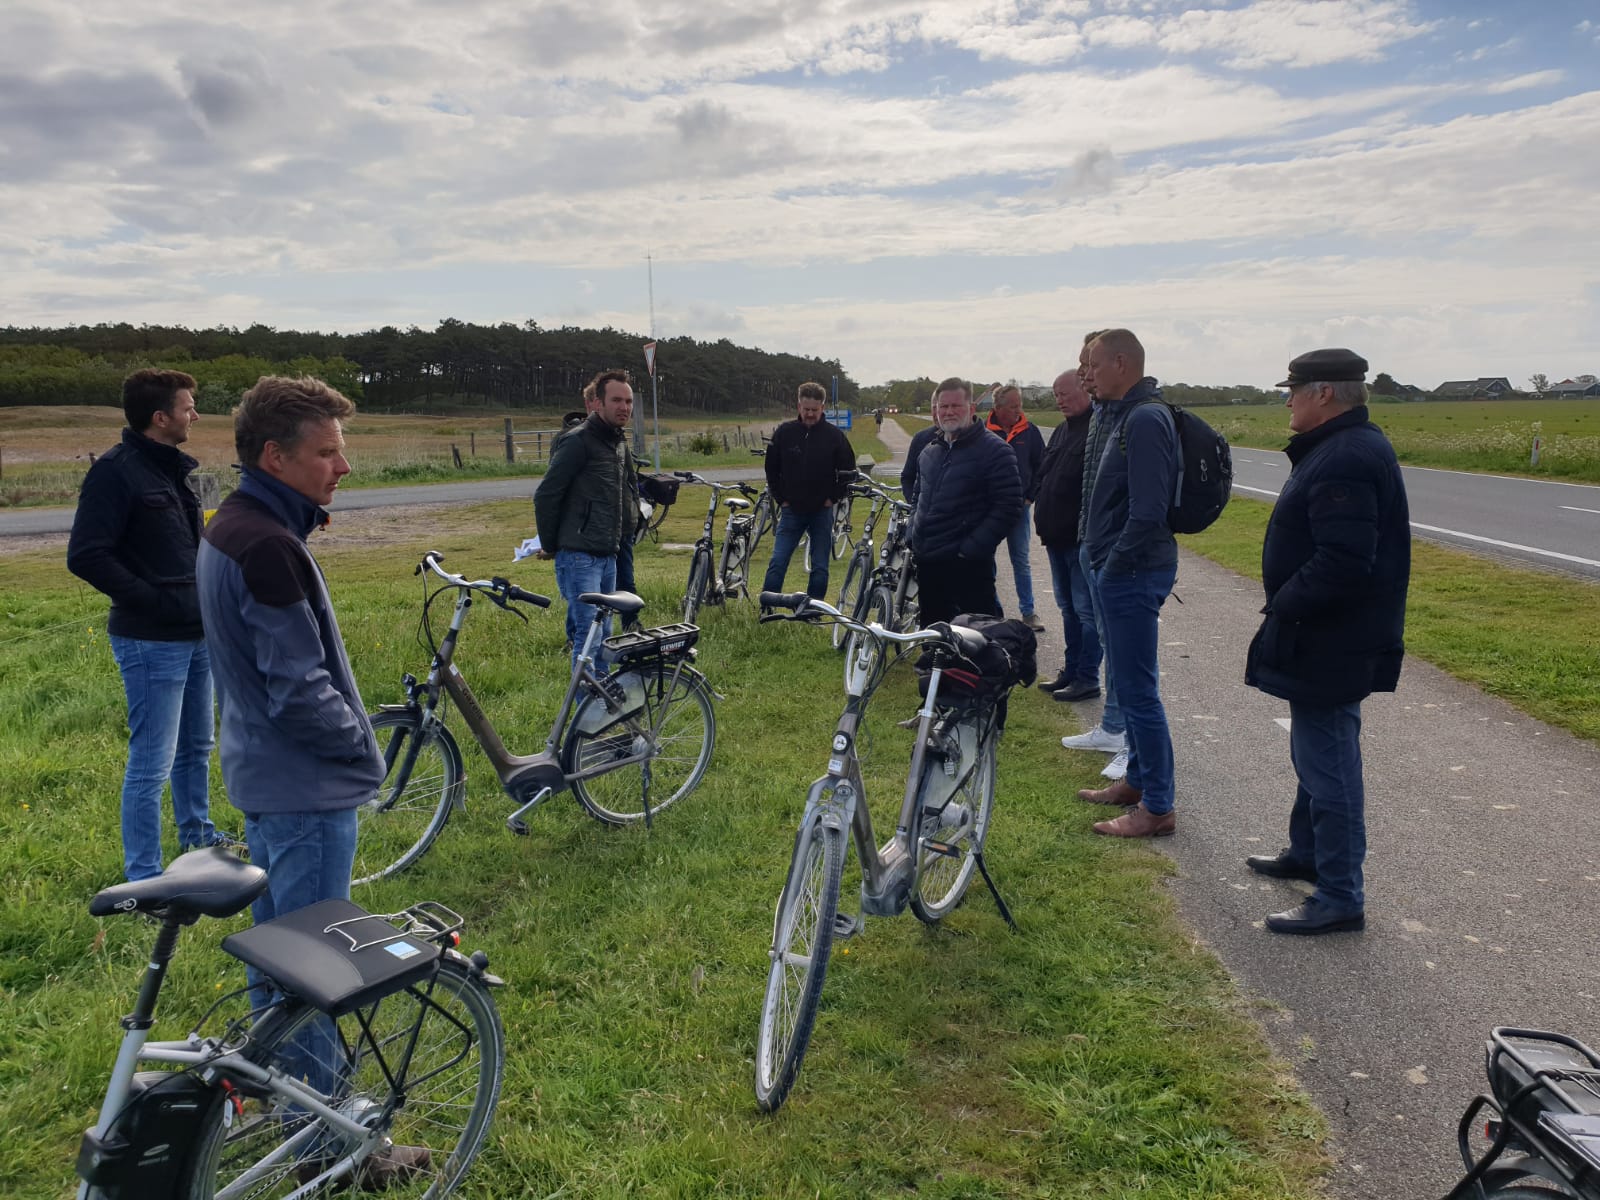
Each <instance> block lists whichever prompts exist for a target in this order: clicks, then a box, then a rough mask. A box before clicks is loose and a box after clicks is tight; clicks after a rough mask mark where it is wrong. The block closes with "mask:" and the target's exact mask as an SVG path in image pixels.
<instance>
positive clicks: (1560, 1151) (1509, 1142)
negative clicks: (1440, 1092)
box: [1446, 1026, 1600, 1200]
mask: <svg viewBox="0 0 1600 1200" xmlns="http://www.w3.org/2000/svg"><path fill="white" fill-rule="evenodd" d="M1484 1071H1485V1074H1486V1075H1487V1076H1488V1079H1489V1094H1487V1095H1480V1096H1477V1097H1476V1098H1474V1099H1473V1101H1472V1103H1471V1104H1469V1105H1468V1106H1467V1110H1466V1112H1465V1113H1463V1114H1462V1116H1461V1122H1460V1125H1459V1126H1458V1128H1457V1130H1456V1142H1457V1145H1458V1147H1459V1148H1460V1151H1461V1161H1462V1162H1463V1163H1465V1164H1466V1168H1467V1173H1466V1175H1465V1176H1463V1177H1462V1179H1461V1181H1460V1182H1459V1183H1457V1184H1456V1185H1455V1187H1453V1188H1451V1189H1450V1192H1449V1194H1448V1196H1447V1197H1446V1200H1458V1198H1459V1200H1466V1198H1467V1197H1475V1198H1476V1200H1491V1198H1495V1197H1499V1198H1502V1200H1513V1198H1515V1197H1523V1198H1525V1200H1539V1198H1543V1200H1552V1198H1553V1197H1558V1196H1567V1197H1582V1198H1584V1200H1597V1198H1600V1055H1597V1054H1596V1053H1595V1052H1594V1051H1593V1050H1591V1049H1589V1047H1588V1046H1585V1045H1584V1044H1583V1043H1582V1042H1580V1041H1578V1040H1577V1039H1576V1038H1571V1037H1567V1036H1566V1035H1565V1034H1560V1033H1546V1032H1543V1031H1541V1030H1537V1029H1514V1028H1511V1027H1508V1026H1502V1027H1500V1028H1498V1029H1495V1030H1493V1031H1492V1032H1491V1033H1490V1034H1489V1040H1488V1042H1487V1043H1486V1044H1485V1045H1484ZM1486 1110H1487V1111H1488V1112H1491V1113H1492V1114H1493V1116H1491V1117H1490V1118H1489V1119H1488V1120H1487V1121H1486V1122H1485V1130H1484V1132H1485V1135H1486V1136H1487V1137H1488V1138H1489V1139H1490V1144H1489V1146H1488V1148H1487V1149H1486V1150H1485V1151H1484V1152H1483V1154H1482V1155H1481V1156H1479V1155H1475V1154H1474V1153H1473V1148H1472V1136H1473V1130H1474V1128H1475V1127H1476V1122H1477V1120H1478V1117H1479V1116H1480V1114H1482V1113H1483V1112H1485V1111H1486Z"/></svg>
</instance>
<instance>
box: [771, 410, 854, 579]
mask: <svg viewBox="0 0 1600 1200" xmlns="http://www.w3.org/2000/svg"><path fill="white" fill-rule="evenodd" d="M827 398H828V393H827V392H825V391H823V390H822V385H821V384H820V383H802V384H801V385H800V394H799V397H798V398H797V400H796V410H797V416H796V418H795V419H794V420H793V421H785V422H784V423H783V424H782V425H779V426H778V428H777V429H776V430H774V431H773V434H772V444H771V445H769V446H768V447H767V454H766V466H767V491H768V492H769V493H771V495H772V498H773V500H774V501H776V502H777V504H778V506H779V509H778V531H777V533H776V534H775V535H774V536H773V539H772V561H771V562H769V563H768V564H767V575H766V578H765V579H764V580H763V581H762V583H761V587H762V589H763V590H765V591H768V592H781V591H783V577H784V575H786V574H787V573H788V571H789V560H790V559H791V558H793V557H794V551H795V547H796V546H798V545H799V544H800V538H801V536H802V535H807V536H809V537H810V538H811V575H810V577H809V578H808V579H807V580H806V594H807V595H809V596H810V597H811V598H812V599H814V600H820V599H821V598H822V597H824V596H826V595H827V594H828V560H829V558H830V556H831V554H832V548H831V546H830V545H829V543H830V542H832V540H833V509H834V505H836V504H837V503H838V502H839V501H841V500H843V499H844V496H845V491H846V489H847V488H848V487H849V486H850V485H849V481H848V474H847V475H845V476H843V477H841V476H840V472H841V471H843V472H850V471H854V470H855V467H856V452H855V451H854V450H853V449H851V447H850V439H849V438H847V437H845V435H844V433H843V432H842V431H840V430H838V429H836V428H834V427H833V426H832V425H830V424H828V422H826V421H824V420H823V419H822V406H823V403H824V402H825V401H826V400H827Z"/></svg>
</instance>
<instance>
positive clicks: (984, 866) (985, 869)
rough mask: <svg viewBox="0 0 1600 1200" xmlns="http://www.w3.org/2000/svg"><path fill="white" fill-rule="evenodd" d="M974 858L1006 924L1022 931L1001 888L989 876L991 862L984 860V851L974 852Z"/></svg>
mask: <svg viewBox="0 0 1600 1200" xmlns="http://www.w3.org/2000/svg"><path fill="white" fill-rule="evenodd" d="M972 860H973V861H974V862H976V863H977V864H978V872H979V873H980V874H981V875H982V876H983V882H984V883H986V884H988V885H989V894H990V895H991V896H993V897H994V902H995V905H996V907H998V908H999V909H1000V915H1001V916H1002V917H1004V918H1005V921H1006V924H1007V925H1009V926H1011V928H1012V930H1013V931H1014V932H1016V933H1021V932H1022V931H1021V930H1020V929H1018V928H1017V923H1016V921H1015V920H1014V919H1013V918H1012V916H1011V910H1010V909H1009V908H1007V907H1006V902H1005V900H1003V899H1002V898H1001V896H1000V889H999V888H997V887H995V885H994V880H993V879H991V878H990V877H989V864H988V863H986V862H984V861H983V852H982V851H981V850H980V851H979V852H978V853H977V854H974V855H973V856H972Z"/></svg>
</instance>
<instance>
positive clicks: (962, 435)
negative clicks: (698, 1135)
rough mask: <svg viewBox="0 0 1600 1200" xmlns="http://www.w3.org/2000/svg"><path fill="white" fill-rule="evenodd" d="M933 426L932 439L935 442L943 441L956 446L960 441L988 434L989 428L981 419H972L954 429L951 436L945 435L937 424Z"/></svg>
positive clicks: (947, 444) (967, 440)
mask: <svg viewBox="0 0 1600 1200" xmlns="http://www.w3.org/2000/svg"><path fill="white" fill-rule="evenodd" d="M933 428H934V435H933V440H934V441H936V442H943V443H944V444H945V445H946V446H958V445H960V444H961V443H962V442H970V441H971V440H972V439H973V438H976V437H987V436H988V435H989V429H988V427H987V426H986V425H985V424H984V423H983V422H982V421H974V422H972V423H971V424H970V425H966V426H963V427H962V428H961V429H958V430H956V435H955V437H953V438H947V437H945V436H944V430H942V429H940V428H939V427H938V426H937V425H935V426H934V427H933Z"/></svg>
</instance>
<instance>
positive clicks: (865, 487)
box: [833, 475, 893, 650]
mask: <svg viewBox="0 0 1600 1200" xmlns="http://www.w3.org/2000/svg"><path fill="white" fill-rule="evenodd" d="M892 499H893V497H892V496H891V495H890V494H889V492H888V491H887V490H886V489H885V488H884V487H880V486H879V485H878V484H877V483H875V482H873V481H872V480H871V479H868V478H867V477H866V476H865V475H858V476H857V477H856V482H855V483H853V484H851V486H850V495H849V498H848V499H847V500H846V503H848V504H853V503H854V502H855V501H856V500H866V501H867V514H866V519H865V520H864V521H862V522H861V536H860V537H859V538H857V539H856V542H855V550H854V551H853V552H852V553H851V555H850V563H849V565H848V566H847V567H845V571H844V582H843V583H841V584H840V585H839V598H838V599H837V600H835V601H834V606H835V607H836V608H838V610H839V611H840V612H844V613H850V614H851V615H852V616H853V615H854V614H855V611H856V602H857V601H858V600H859V599H860V598H861V593H862V592H863V591H864V590H865V589H866V585H867V580H868V578H869V577H870V576H871V574H872V567H873V561H874V560H873V554H872V552H873V547H874V545H875V543H874V542H873V538H872V535H873V533H874V532H875V531H876V529H877V526H878V520H879V518H880V517H881V516H882V514H883V512H884V511H885V510H886V509H887V508H888V506H889V502H890V501H891V500H892ZM849 632H850V631H849V630H848V629H847V628H846V627H845V626H843V625H841V624H839V623H838V622H834V625H833V648H834V649H835V650H842V649H843V648H844V645H845V641H846V640H847V638H848V635H849Z"/></svg>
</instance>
